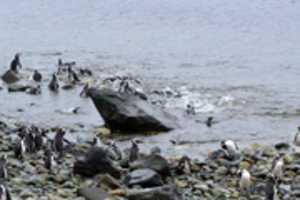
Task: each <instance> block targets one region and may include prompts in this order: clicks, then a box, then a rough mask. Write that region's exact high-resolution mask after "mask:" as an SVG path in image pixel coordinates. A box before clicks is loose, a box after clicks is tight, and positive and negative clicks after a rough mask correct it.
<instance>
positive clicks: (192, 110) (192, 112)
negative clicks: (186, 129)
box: [186, 104, 196, 115]
mask: <svg viewBox="0 0 300 200" xmlns="http://www.w3.org/2000/svg"><path fill="white" fill-rule="evenodd" d="M186 113H187V114H188V115H195V114H196V111H195V107H194V106H192V105H191V104H187V106H186Z"/></svg>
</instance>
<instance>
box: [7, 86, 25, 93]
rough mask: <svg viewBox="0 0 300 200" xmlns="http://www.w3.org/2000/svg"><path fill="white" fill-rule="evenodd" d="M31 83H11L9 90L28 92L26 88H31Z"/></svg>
mask: <svg viewBox="0 0 300 200" xmlns="http://www.w3.org/2000/svg"><path fill="white" fill-rule="evenodd" d="M30 88H31V86H29V85H10V86H9V87H8V92H26V90H28V89H30Z"/></svg>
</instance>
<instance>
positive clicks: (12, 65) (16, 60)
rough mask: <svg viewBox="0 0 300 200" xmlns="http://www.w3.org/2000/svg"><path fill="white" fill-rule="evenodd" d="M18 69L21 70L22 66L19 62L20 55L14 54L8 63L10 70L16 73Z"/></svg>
mask: <svg viewBox="0 0 300 200" xmlns="http://www.w3.org/2000/svg"><path fill="white" fill-rule="evenodd" d="M18 67H20V69H22V64H21V61H20V54H18V53H17V54H16V55H15V57H14V59H13V60H12V61H11V63H10V69H11V70H12V71H13V72H15V73H18Z"/></svg>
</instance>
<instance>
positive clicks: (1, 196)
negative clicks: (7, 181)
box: [0, 184, 11, 200]
mask: <svg viewBox="0 0 300 200" xmlns="http://www.w3.org/2000/svg"><path fill="white" fill-rule="evenodd" d="M0 200H11V195H10V193H9V191H8V189H7V188H6V187H5V186H4V185H2V184H1V185H0Z"/></svg>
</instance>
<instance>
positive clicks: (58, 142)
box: [53, 129, 66, 157]
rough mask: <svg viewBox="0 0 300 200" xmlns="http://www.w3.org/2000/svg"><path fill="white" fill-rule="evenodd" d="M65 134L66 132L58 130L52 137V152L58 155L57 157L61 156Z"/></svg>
mask: <svg viewBox="0 0 300 200" xmlns="http://www.w3.org/2000/svg"><path fill="white" fill-rule="evenodd" d="M65 134H66V132H65V131H64V130H63V129H58V130H57V132H56V135H55V137H54V142H53V147H54V150H55V151H56V152H57V153H58V154H59V157H62V156H63V151H64V136H65Z"/></svg>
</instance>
